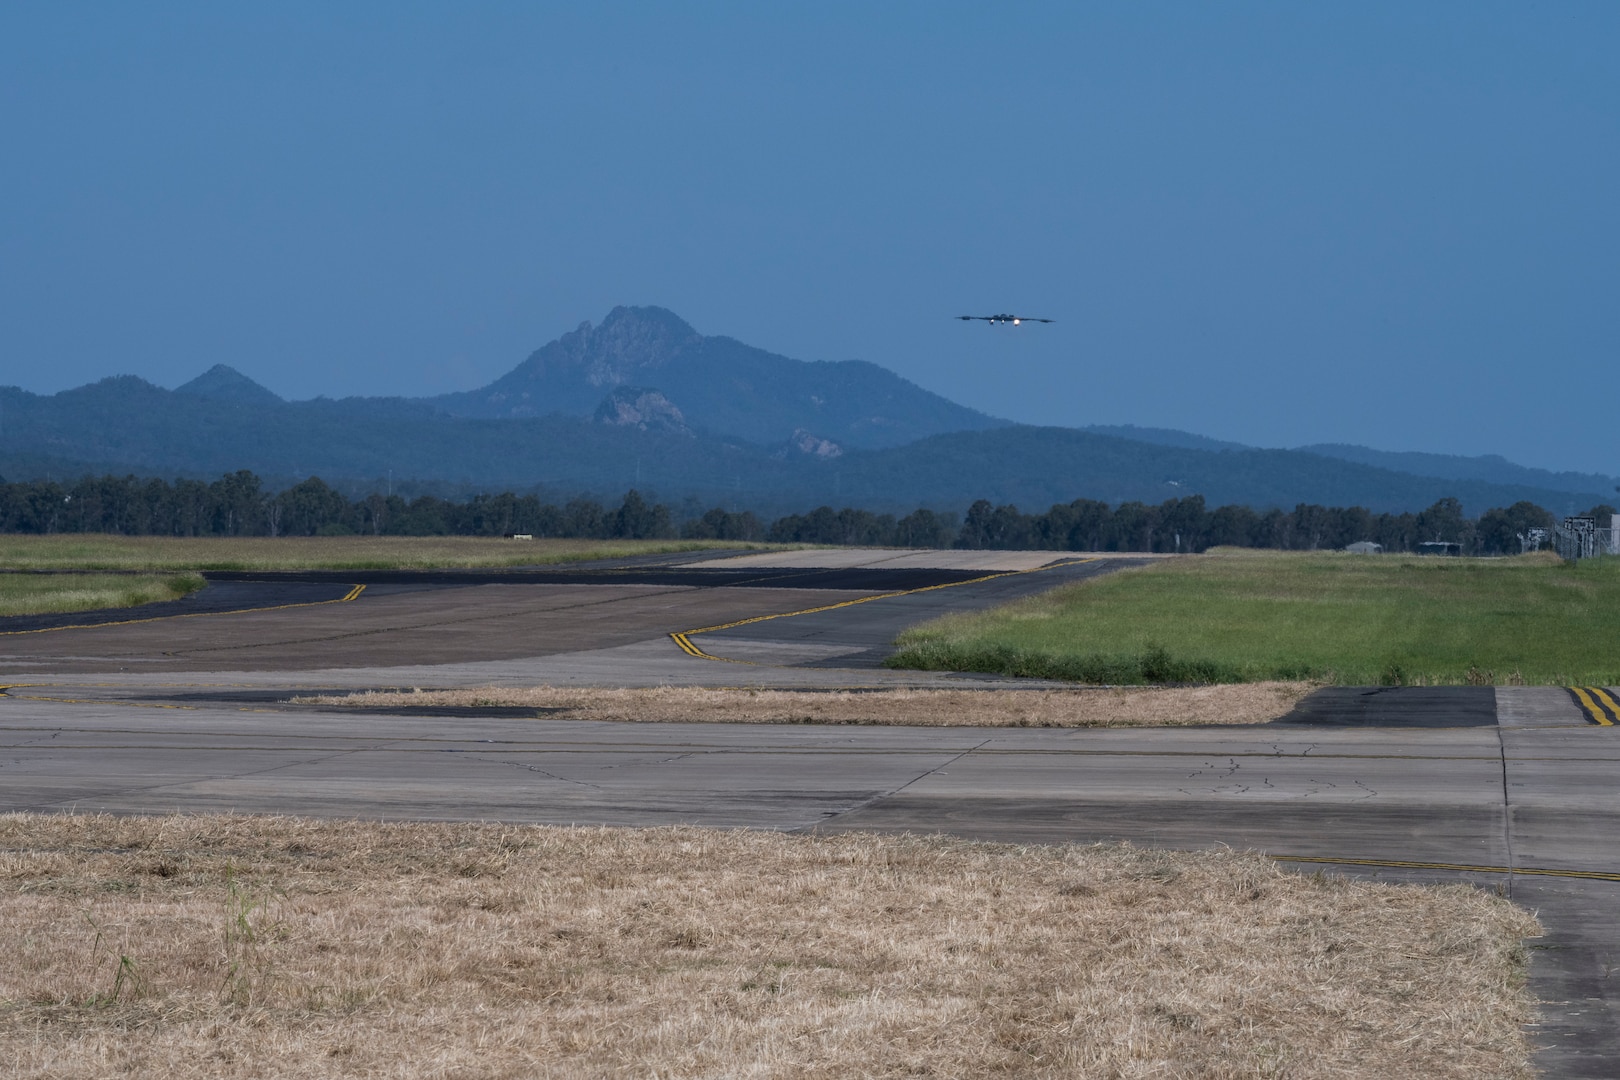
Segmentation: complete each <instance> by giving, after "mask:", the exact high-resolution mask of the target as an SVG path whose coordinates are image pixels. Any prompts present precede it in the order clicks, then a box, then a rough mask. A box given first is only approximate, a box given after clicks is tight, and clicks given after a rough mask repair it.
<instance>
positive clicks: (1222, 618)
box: [889, 549, 1620, 685]
mask: <svg viewBox="0 0 1620 1080" xmlns="http://www.w3.org/2000/svg"><path fill="white" fill-rule="evenodd" d="M898 644H899V645H900V646H901V649H900V652H899V653H897V654H896V655H895V656H894V657H893V658H891V660H890V661H889V663H890V666H892V667H903V668H922V669H925V670H949V671H987V672H998V673H1002V674H1011V675H1026V676H1037V677H1045V678H1059V679H1070V680H1075V681H1079V682H1091V683H1116V684H1135V683H1160V682H1248V681H1254V680H1261V679H1309V680H1320V681H1323V682H1330V683H1339V684H1343V685H1368V684H1385V685H1396V684H1406V685H1456V684H1465V683H1475V684H1518V683H1524V684H1532V685H1546V684H1551V685H1572V684H1602V685H1614V684H1616V683H1620V559H1596V560H1588V561H1585V562H1581V563H1563V562H1560V561H1559V560H1558V559H1557V558H1556V557H1554V556H1551V555H1547V554H1542V555H1530V556H1522V557H1518V558H1509V559H1445V558H1418V557H1415V556H1397V555H1380V556H1364V555H1345V554H1341V553H1317V552H1311V553H1303V552H1300V553H1295V552H1258V551H1238V550H1231V549H1218V550H1216V551H1213V552H1211V553H1209V554H1206V555H1202V556H1198V557H1194V558H1187V559H1177V560H1166V561H1165V562H1161V563H1158V564H1156V565H1153V566H1150V567H1145V568H1142V569H1138V570H1129V571H1124V572H1121V573H1117V574H1111V575H1109V576H1107V577H1104V578H1099V579H1097V580H1094V581H1088V582H1083V583H1079V584H1075V585H1070V586H1065V587H1063V588H1060V589H1056V590H1054V591H1052V592H1049V593H1046V594H1043V595H1041V596H1035V597H1030V598H1028V599H1026V600H1021V601H1018V602H1016V603H1013V604H1009V605H1006V606H1005V607H1001V608H996V609H994V610H991V611H987V612H982V613H979V614H976V615H962V616H947V617H945V618H943V619H938V620H936V621H934V622H930V623H926V624H924V625H922V626H920V627H916V628H913V629H912V630H908V631H907V632H906V633H905V634H903V635H902V636H901V637H900V639H899V642H898Z"/></svg>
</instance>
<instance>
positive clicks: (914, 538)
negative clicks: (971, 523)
mask: <svg viewBox="0 0 1620 1080" xmlns="http://www.w3.org/2000/svg"><path fill="white" fill-rule="evenodd" d="M953 532H954V530H952V529H951V527H950V525H949V524H948V523H946V522H945V521H944V520H942V519H941V518H940V517H939V515H938V514H935V513H934V512H933V511H932V510H913V511H912V512H911V513H909V514H907V515H906V516H905V517H903V518H901V519H900V520H899V521H897V522H895V526H894V543H895V546H897V547H914V548H948V547H950V546H951V541H952V540H954V539H955V537H954V536H953V535H952V534H953Z"/></svg>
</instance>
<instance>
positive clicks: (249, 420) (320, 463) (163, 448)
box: [0, 307, 1614, 513]
mask: <svg viewBox="0 0 1620 1080" xmlns="http://www.w3.org/2000/svg"><path fill="white" fill-rule="evenodd" d="M237 469H251V470H253V471H255V472H257V473H259V474H260V475H262V476H265V477H266V478H269V479H272V480H278V481H292V480H296V479H299V478H302V477H307V476H310V475H318V476H320V477H322V478H323V479H325V480H327V481H329V482H331V483H334V484H337V485H338V486H340V487H344V488H346V489H350V490H360V489H363V488H367V487H369V486H370V485H375V484H376V483H377V482H378V481H379V480H380V479H381V478H383V477H385V476H392V477H395V478H397V479H399V480H402V481H403V480H419V481H425V482H433V483H437V484H440V485H453V486H456V487H459V488H461V489H466V490H474V489H486V490H487V489H499V488H510V489H513V490H528V489H531V488H534V487H536V486H543V487H545V488H547V489H549V490H551V491H554V492H589V493H595V494H599V495H605V496H611V495H614V494H618V493H622V492H623V491H624V490H625V489H626V488H628V487H632V486H636V487H641V488H642V489H644V490H653V491H656V492H658V493H659V494H660V495H661V496H662V497H664V498H670V499H681V498H687V497H691V498H696V499H699V500H701V501H706V502H709V503H712V504H725V505H729V506H732V507H734V508H739V507H741V508H752V509H755V510H757V511H761V512H769V513H780V512H789V511H793V510H800V509H805V508H807V507H808V506H813V505H816V504H817V503H833V504H836V505H853V506H863V507H867V508H870V509H882V510H907V509H911V508H914V507H916V506H919V505H925V506H929V507H932V508H935V509H946V510H953V509H954V510H960V509H963V508H965V507H966V505H967V504H968V503H969V502H971V501H973V500H975V499H978V498H988V499H991V500H992V501H995V502H998V503H1007V502H1012V503H1016V504H1018V505H1019V506H1021V507H1023V508H1025V509H1044V508H1045V507H1046V506H1048V505H1050V504H1052V503H1055V502H1068V501H1071V500H1073V499H1076V498H1092V499H1101V500H1105V501H1108V502H1113V503H1118V502H1122V501H1127V500H1140V501H1144V502H1152V503H1157V502H1162V501H1164V500H1166V499H1171V498H1177V497H1181V496H1186V495H1193V494H1200V495H1203V496H1204V498H1205V499H1206V501H1207V502H1209V503H1210V505H1220V504H1224V503H1246V504H1248V505H1251V506H1254V507H1256V508H1267V507H1272V506H1279V507H1283V508H1291V507H1292V506H1294V505H1295V504H1297V503H1301V502H1305V503H1318V504H1323V505H1345V506H1348V505H1361V506H1365V507H1367V508H1369V509H1371V510H1374V511H1385V510H1390V511H1399V510H1416V509H1421V508H1423V507H1425V506H1427V505H1429V504H1431V503H1433V502H1434V501H1435V500H1436V499H1438V498H1441V497H1443V496H1447V495H1454V496H1456V497H1458V498H1460V499H1462V501H1463V503H1464V505H1465V507H1466V508H1467V509H1468V510H1469V511H1470V512H1472V513H1478V512H1480V511H1483V510H1485V509H1487V508H1489V507H1492V506H1507V505H1510V504H1512V503H1514V502H1517V501H1520V500H1529V501H1532V502H1536V503H1538V504H1540V505H1542V506H1545V507H1547V508H1548V509H1550V510H1553V511H1555V512H1560V513H1565V512H1573V511H1577V510H1582V509H1585V508H1587V507H1589V506H1592V505H1594V504H1596V503H1598V502H1602V501H1613V498H1614V496H1613V495H1612V494H1611V493H1612V491H1613V481H1612V480H1611V479H1610V478H1608V477H1602V476H1596V475H1592V476H1585V475H1580V474H1559V473H1549V472H1544V471H1542V470H1536V469H1526V468H1523V467H1521V466H1517V465H1513V464H1512V463H1510V462H1507V461H1505V460H1503V459H1501V458H1494V457H1491V458H1460V457H1456V458H1453V457H1446V456H1444V455H1420V454H1393V453H1385V452H1381V451H1373V450H1366V449H1365V448H1360V447H1332V446H1323V447H1312V448H1307V449H1306V450H1262V449H1255V448H1251V447H1245V446H1242V445H1240V444H1237V443H1231V442H1223V441H1220V440H1215V439H1208V438H1205V437H1203V436H1199V435H1193V434H1190V433H1187V432H1178V431H1171V430H1168V429H1159V428H1138V427H1132V426H1128V425H1125V426H1111V427H1103V426H1098V427H1093V428H1090V429H1084V430H1077V429H1071V428H1042V427H1030V426H1026V425H1014V424H1010V423H1008V422H1006V421H1001V420H997V419H995V418H993V417H989V416H986V415H984V414H983V413H979V412H976V411H974V410H972V409H968V408H965V407H963V406H960V405H956V404H955V403H953V402H950V401H947V400H946V399H944V398H942V397H940V396H938V395H936V394H932V393H930V392H928V391H926V390H923V389H922V388H920V387H917V386H915V385H914V384H912V383H910V382H908V381H906V380H904V379H902V378H900V377H899V376H897V375H894V374H892V373H890V372H888V371H886V370H884V369H883V368H881V367H878V366H877V365H874V364H866V363H860V362H843V363H806V362H803V361H797V360H792V359H789V358H786V357H782V356H777V355H774V354H771V353H768V352H765V351H763V350H760V349H755V348H752V347H751V346H748V345H744V344H742V343H741V342H737V341H734V340H732V339H730V338H724V337H703V336H702V335H699V334H697V333H696V331H694V330H693V329H692V328H691V327H690V326H688V325H687V324H686V323H684V322H683V321H681V320H680V319H679V318H678V317H676V316H675V315H673V314H672V313H670V312H667V311H664V310H663V309H660V308H625V307H621V308H615V309H614V310H613V311H612V312H611V313H610V314H609V316H608V317H607V319H605V320H604V321H603V323H602V324H601V326H599V327H592V326H591V325H590V324H585V325H584V326H582V327H580V329H578V330H575V331H573V332H572V333H569V334H565V335H563V336H562V337H561V338H559V339H558V340H557V341H554V342H552V343H551V344H549V345H546V346H544V347H542V348H541V349H539V350H537V351H536V352H535V353H534V354H533V355H532V356H530V357H529V358H528V359H527V360H526V361H524V362H523V363H522V364H520V365H519V366H518V367H517V368H515V369H514V370H513V371H511V372H509V373H508V374H507V375H505V376H503V377H502V378H500V379H497V380H495V381H494V382H493V383H491V384H489V385H488V386H486V387H484V388H483V389H481V390H477V391H471V392H468V393H465V394H455V395H447V396H444V397H439V398H427V399H408V398H397V397H396V398H385V397H376V398H349V399H343V400H338V401H334V400H330V399H325V398H317V399H314V400H312V401H297V402H288V401H283V400H282V399H281V398H279V397H277V396H276V395H275V394H273V393H272V392H270V391H269V390H267V389H265V388H264V387H262V386H260V385H259V384H257V383H255V382H254V381H253V380H251V379H249V378H247V377H246V376H244V375H242V374H240V373H239V372H236V371H234V370H233V369H231V368H229V367H227V366H225V365H216V366H214V367H213V368H211V369H210V370H208V371H207V372H205V373H203V374H202V375H200V376H198V377H197V378H195V379H193V380H191V381H190V382H187V383H185V384H184V385H182V386H180V387H178V388H176V389H175V390H165V389H163V388H161V387H157V386H154V385H152V384H151V383H148V382H146V381H145V380H142V379H139V378H136V377H133V376H117V377H113V378H109V379H104V380H102V381H100V382H97V383H93V384H90V385H87V386H82V387H78V388H75V389H73V390H67V391H63V392H61V393H59V394H55V395H49V396H42V395H35V394H30V393H26V392H24V391H22V390H19V389H16V388H5V389H0V475H5V476H8V477H10V478H14V479H20V478H25V477H34V476H41V475H47V474H49V475H55V476H58V477H67V476H74V475H79V474H82V473H85V472H135V473H140V474H156V475H163V476H195V477H204V478H208V477H215V476H218V475H220V474H222V473H225V472H231V471H235V470H237ZM1423 470H1428V471H1423Z"/></svg>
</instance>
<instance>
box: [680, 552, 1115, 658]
mask: <svg viewBox="0 0 1620 1080" xmlns="http://www.w3.org/2000/svg"><path fill="white" fill-rule="evenodd" d="M1096 561H1097V560H1096V559H1069V560H1067V561H1066V562H1056V563H1050V564H1048V565H1046V566H1036V567H1032V568H1031V569H1028V570H1001V571H998V572H996V573H994V574H985V575H983V576H982V577H976V578H968V579H967V580H966V581H947V582H945V583H944V584H942V585H924V586H923V587H921V588H919V589H901V590H899V591H898V592H886V593H875V594H873V595H872V596H862V597H858V598H856V599H854V600H840V601H839V602H838V603H836V604H822V605H821V606H819V607H811V608H801V609H800V610H798V611H779V612H777V613H776V614H774V615H755V616H753V617H752V618H748V619H734V620H733V621H731V622H727V623H716V624H715V625H714V626H700V627H698V628H697V629H696V630H681V631H678V632H676V633H672V634H670V635H669V638H670V640H671V641H673V642H674V643H675V644H676V645H677V646H679V647H680V650H681V651H682V652H683V653H685V654H686V655H688V656H695V657H697V658H698V659H699V660H718V661H720V662H721V663H724V664H747V665H749V666H750V667H754V666H757V665H755V663H754V661H752V660H733V659H732V658H730V657H729V656H715V655H713V654H712V653H706V652H704V651H703V650H702V649H700V648H698V647H697V646H696V645H694V644H692V635H694V634H708V633H712V632H714V631H716V630H730V629H733V628H734V627H738V626H749V625H751V624H753V623H760V622H769V621H771V620H772V619H791V618H793V617H794V616H795V615H815V614H817V613H818V612H822V611H836V610H837V609H839V608H847V607H854V606H855V605H856V604H870V603H871V602H872V601H874V600H893V599H894V598H895V597H897V596H912V595H915V594H916V593H925V592H935V591H936V590H939V589H954V588H956V587H958V586H960V585H977V584H979V583H980V582H982V581H994V580H995V579H996V578H1004V577H1016V576H1017V575H1019V574H1038V573H1040V572H1041V571H1042V570H1059V569H1062V568H1063V567H1065V566H1079V565H1080V564H1081V563H1089V562H1096Z"/></svg>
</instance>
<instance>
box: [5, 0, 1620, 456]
mask: <svg viewBox="0 0 1620 1080" xmlns="http://www.w3.org/2000/svg"><path fill="white" fill-rule="evenodd" d="M1617 45H1620V5H1615V4H1612V3H1589V4H1582V3H1560V4H1556V5H1547V4H1531V3H1517V4H1495V3H1486V2H1468V3H1425V4H1421V5H1414V4H1408V3H1390V4H1378V3H1370V4H1355V5H1348V4H1338V5H1330V4H1297V3H1275V4H1253V3H1230V4H1221V5H1212V4H1204V3H1186V4H1166V3H1151V2H1128V3H1127V2H1123V0H1122V2H1120V3H1110V4H1051V5H1039V4H1023V5H1020V4H1009V5H984V4H975V5H967V4H944V3H914V4H913V3H886V4H876V5H874V4H837V3H817V4H735V5H726V4H680V5H674V4H657V5H654V4H645V5H642V4H612V3H602V4H595V3H593V4H589V5H584V4H580V5H570V6H566V7H565V6H560V5H541V4H472V3H469V4H454V5H451V4H443V5H427V4H400V3H389V4H364V3H349V4H341V5H334V4H307V5H300V4H296V3H280V4H275V5H246V4H197V5H185V4H163V5H130V4H118V5H114V4H75V3H40V4H30V3H12V4H7V5H5V6H4V7H3V8H0V105H3V107H4V114H5V117H6V125H5V152H4V154H3V155H0V383H15V384H18V385H21V386H23V387H25V388H27V389H30V390H35V391H40V392H48V391H56V390H60V389H63V388H66V387H69V386H74V385H78V384H80V383H83V382H87V381H90V380H93V379H96V378H100V377H102V376H105V375H110V374H119V373H134V374H139V375H142V376H145V377H146V378H149V379H151V380H153V381H154V382H157V383H160V384H163V385H169V386H172V385H176V384H178V383H180V382H182V381H184V380H186V379H188V378H190V377H191V376H193V375H194V374H196V373H198V372H200V371H201V370H203V369H205V368H207V367H208V366H210V365H212V364H214V363H227V364H231V365H233V366H235V367H237V368H239V369H240V370H242V371H244V372H246V373H247V374H249V375H251V376H252V377H254V378H255V379H258V380H259V381H261V382H263V383H264V384H266V385H267V386H269V387H271V388H272V389H274V390H276V391H277V392H279V393H282V394H284V395H287V396H290V397H310V396H314V395H316V394H327V395H333V396H342V395H347V394H358V393H369V394H409V395H416V394H427V393H438V392H442V391H447V390H456V389H467V388H471V387H474V386H477V385H480V384H482V383H484V382H487V381H489V380H490V379H492V378H494V377H496V376H498V375H500V374H501V373H503V372H505V371H506V370H508V369H510V368H511V367H513V366H514V365H515V364H517V363H518V362H519V361H521V360H522V359H523V358H524V357H525V356H526V355H527V354H528V353H529V352H530V351H531V350H533V349H534V348H535V347H537V346H539V345H541V344H543V343H544V342H546V341H548V340H550V339H552V338H554V337H556V336H557V335H558V334H559V333H562V332H564V331H566V330H569V329H572V328H573V327H574V326H576V325H577V324H578V323H579V322H581V321H583V320H586V319H589V320H592V321H598V320H600V319H601V317H602V316H603V315H604V314H605V313H606V312H607V311H608V309H609V308H611V307H612V306H614V305H616V304H621V303H631V304H659V305H662V306H665V307H668V308H671V309H672V310H674V311H676V312H677V313H679V314H681V315H682V316H683V317H685V318H686V319H687V320H688V321H689V322H691V323H692V324H693V325H694V326H696V327H697V328H698V329H699V330H700V331H702V332H704V333H709V334H728V335H731V336H733V337H737V338H740V339H742V340H744V341H747V342H749V343H751V344H755V345H759V346H762V347H765V348H769V349H772V350H774V351H777V352H781V353H785V354H787V355H789V356H794V357H798V358H801V359H821V360H841V359H850V358H861V359H866V360H872V361H874V362H877V363H880V364H883V365H885V366H887V367H890V368H892V369H893V370H895V371H898V372H900V373H901V374H904V375H906V376H907V377H909V378H911V379H913V380H915V381H916V382H918V383H920V384H922V385H924V386H926V387H929V388H930V389H933V390H936V391H938V392H940V393H943V394H946V395H947V396H950V397H952V398H954V399H956V400H958V401H962V402H964V403H967V404H971V405H974V406H977V407H979V408H982V409H985V410H987V411H989V412H992V413H996V414H998V415H1002V416H1007V417H1011V418H1013V419H1017V420H1024V421H1029V422H1034V423H1051V424H1087V423H1135V424H1144V425H1158V426H1165V427H1179V428H1185V429H1188V430H1192V431H1198V432H1202V433H1206V434H1210V435H1214V436H1218V437H1221V438H1227V439H1234V440H1238V441H1242V442H1248V443H1254V444H1259V445H1272V446H1283V445H1299V444H1303V443H1310V442H1322V441H1342V442H1358V443H1365V444H1369V445H1374V446H1379V447H1383V448H1387V449H1420V450H1433V451H1443V452H1456V453H1501V454H1504V455H1506V456H1508V457H1510V458H1513V459H1516V460H1520V461H1523V462H1525V463H1528V464H1536V465H1544V466H1549V467H1556V468H1575V469H1581V470H1596V471H1604V472H1610V473H1620V440H1617V439H1616V438H1615V437H1614V435H1613V431H1614V422H1613V420H1612V419H1611V414H1612V411H1613V404H1612V403H1614V402H1616V401H1617V400H1620V363H1617V362H1616V359H1617V356H1620V349H1617V346H1620V311H1617V302H1616V284H1617V274H1616V271H1617V269H1620V266H1617V262H1620V200H1617V197H1616V193H1617V192H1620V175H1617V172H1620V170H1617V168H1616V166H1617V163H1620V139H1617V138H1616V136H1617V134H1620V132H1617V127H1620V76H1617V75H1616V73H1615V65H1614V64H1613V62H1612V57H1613V54H1614V51H1615V48H1616V46H1617ZM1000 310H1014V311H1022V312H1025V313H1028V314H1034V315H1046V316H1051V317H1053V318H1056V319H1058V320H1060V321H1059V322H1058V323H1056V324H1055V325H1053V326H1047V327H1021V328H1019V329H1017V330H1012V329H1010V328H991V327H987V326H984V325H982V324H963V323H959V322H955V321H952V320H951V319H950V316H953V315H957V314H962V313H971V312H991V311H1000Z"/></svg>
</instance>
